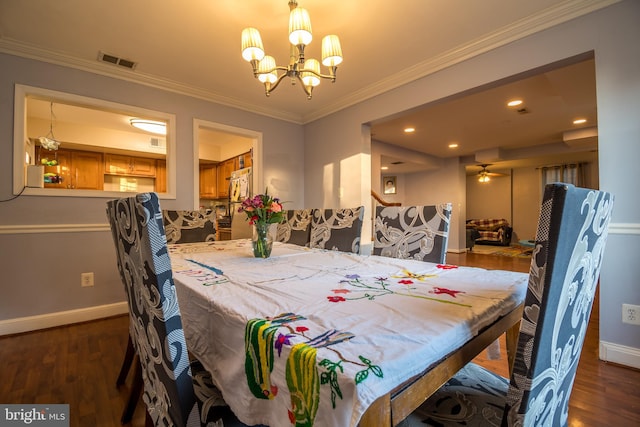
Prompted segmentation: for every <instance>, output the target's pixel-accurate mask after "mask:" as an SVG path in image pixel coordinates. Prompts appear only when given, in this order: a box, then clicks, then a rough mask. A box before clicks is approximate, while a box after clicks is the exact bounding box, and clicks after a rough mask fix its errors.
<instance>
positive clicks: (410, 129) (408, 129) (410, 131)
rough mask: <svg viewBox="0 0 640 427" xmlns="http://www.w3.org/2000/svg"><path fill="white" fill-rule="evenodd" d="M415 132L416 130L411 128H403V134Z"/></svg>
mask: <svg viewBox="0 0 640 427" xmlns="http://www.w3.org/2000/svg"><path fill="white" fill-rule="evenodd" d="M415 131H416V128H411V127H408V128H404V133H413V132H415Z"/></svg>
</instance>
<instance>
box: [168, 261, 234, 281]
mask: <svg viewBox="0 0 640 427" xmlns="http://www.w3.org/2000/svg"><path fill="white" fill-rule="evenodd" d="M181 261H182V260H175V261H173V262H172V264H173V265H172V268H173V270H174V271H175V272H176V273H179V274H183V275H185V276H188V277H190V278H192V279H195V280H198V281H199V282H202V285H203V286H211V285H219V284H221V283H227V282H228V281H229V279H228V278H227V277H226V276H224V273H223V272H222V270H220V269H218V268H215V267H212V266H209V265H207V264H203V263H201V262H198V261H195V260H193V259H185V260H184V261H188V262H189V263H192V264H196V265H198V266H199V267H202V268H192V266H191V265H187V264H185V263H182V262H181Z"/></svg>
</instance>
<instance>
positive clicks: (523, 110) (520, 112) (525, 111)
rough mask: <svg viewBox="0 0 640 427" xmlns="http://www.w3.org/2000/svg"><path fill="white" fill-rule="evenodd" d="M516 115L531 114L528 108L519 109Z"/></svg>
mask: <svg viewBox="0 0 640 427" xmlns="http://www.w3.org/2000/svg"><path fill="white" fill-rule="evenodd" d="M516 113H518V114H529V110H527V109H526V108H518V109H517V110H516Z"/></svg>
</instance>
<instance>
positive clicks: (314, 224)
mask: <svg viewBox="0 0 640 427" xmlns="http://www.w3.org/2000/svg"><path fill="white" fill-rule="evenodd" d="M363 217H364V206H359V207H357V208H346V209H314V210H313V216H312V219H311V236H310V240H309V247H311V248H320V249H331V250H337V251H342V252H353V253H359V252H360V235H361V233H362V218H363Z"/></svg>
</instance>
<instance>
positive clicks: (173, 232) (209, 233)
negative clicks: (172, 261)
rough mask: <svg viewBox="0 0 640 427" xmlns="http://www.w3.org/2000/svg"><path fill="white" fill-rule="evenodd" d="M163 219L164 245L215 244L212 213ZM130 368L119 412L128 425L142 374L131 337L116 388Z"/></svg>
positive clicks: (175, 213) (174, 213) (169, 214)
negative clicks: (124, 400)
mask: <svg viewBox="0 0 640 427" xmlns="http://www.w3.org/2000/svg"><path fill="white" fill-rule="evenodd" d="M162 218H163V222H164V227H165V235H166V237H167V243H195V242H205V241H212V240H215V233H216V222H215V212H211V213H206V212H202V211H188V210H163V211H162ZM132 367H133V372H134V373H133V379H132V384H131V390H130V393H129V398H128V399H127V404H126V405H125V408H124V410H123V412H122V416H121V419H120V422H121V423H122V424H127V423H129V422H130V421H131V419H132V418H133V413H134V412H135V409H136V406H137V404H138V401H139V400H140V396H141V394H142V386H143V384H142V374H141V368H140V360H139V359H138V358H137V357H135V349H134V348H133V341H132V340H131V334H129V337H128V340H127V349H126V352H125V356H124V359H123V360H122V366H121V368H120V373H119V374H118V378H117V380H116V387H117V388H120V387H121V386H122V385H124V383H125V382H126V379H127V376H128V375H129V372H130V371H131V368H132Z"/></svg>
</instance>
